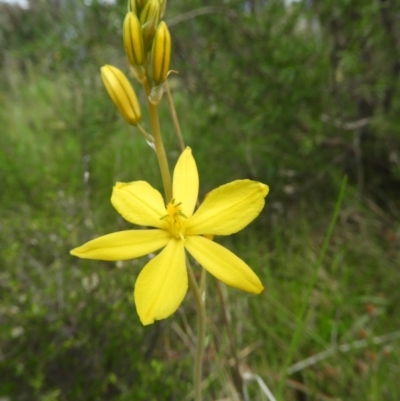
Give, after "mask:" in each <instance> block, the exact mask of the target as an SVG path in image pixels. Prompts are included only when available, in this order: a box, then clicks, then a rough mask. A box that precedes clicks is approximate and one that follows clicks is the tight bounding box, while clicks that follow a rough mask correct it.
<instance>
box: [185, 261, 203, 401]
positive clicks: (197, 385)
mask: <svg viewBox="0 0 400 401" xmlns="http://www.w3.org/2000/svg"><path fill="white" fill-rule="evenodd" d="M186 263H187V270H188V276H189V287H190V289H191V290H192V292H193V295H194V298H195V301H196V306H197V322H198V323H197V346H196V357H195V361H194V399H195V401H201V400H202V397H201V382H202V377H203V353H204V342H205V336H206V308H205V305H206V302H205V278H203V280H202V281H203V283H204V288H203V289H199V286H198V285H197V282H196V279H195V277H194V274H193V270H192V267H191V265H190V262H189V259H186ZM202 277H203V273H202ZM202 287H203V285H202Z"/></svg>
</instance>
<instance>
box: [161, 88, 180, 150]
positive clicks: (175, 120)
mask: <svg viewBox="0 0 400 401" xmlns="http://www.w3.org/2000/svg"><path fill="white" fill-rule="evenodd" d="M164 85H165V89H166V92H167V99H168V107H169V114H171V118H172V122H173V124H174V129H175V135H176V138H177V139H178V143H179V147H180V149H181V152H183V151H184V150H185V142H184V140H183V136H182V131H181V126H180V124H179V120H178V116H177V115H176V109H175V105H174V99H173V98H172V95H171V89H170V88H169V83H168V80H166V81H165V84H164Z"/></svg>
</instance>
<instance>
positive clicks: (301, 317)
mask: <svg viewBox="0 0 400 401" xmlns="http://www.w3.org/2000/svg"><path fill="white" fill-rule="evenodd" d="M346 185H347V176H344V177H343V179H342V183H341V186H340V191H339V196H338V199H337V201H336V204H335V209H334V211H333V215H332V218H331V221H330V224H329V228H328V231H327V233H326V235H325V239H324V242H323V244H322V248H321V251H320V253H319V255H318V259H317V263H316V264H315V267H314V271H313V275H312V277H311V281H310V285H309V287H308V289H307V293H306V297H305V301H304V303H303V305H302V307H301V310H300V312H299V313H298V314H297V324H296V331H295V333H294V335H293V338H292V342H291V344H290V348H289V352H288V355H287V357H286V360H285V363H284V365H283V368H282V375H281V379H280V381H279V387H278V399H282V393H283V386H284V384H285V382H286V376H287V369H288V367H289V365H290V364H291V363H292V360H293V356H294V353H295V351H296V349H297V346H298V344H299V341H300V338H301V336H302V334H303V332H304V328H305V325H306V322H307V320H308V319H307V316H306V314H307V312H308V311H309V308H308V307H309V303H310V298H311V294H312V291H313V289H314V287H315V284H316V282H317V278H318V272H319V269H320V267H321V264H322V261H323V260H324V258H325V254H326V251H327V249H328V245H329V242H330V239H331V237H332V233H333V229H334V228H335V225H336V221H337V218H338V215H339V211H340V208H341V206H342V202H343V197H344V193H345V190H346Z"/></svg>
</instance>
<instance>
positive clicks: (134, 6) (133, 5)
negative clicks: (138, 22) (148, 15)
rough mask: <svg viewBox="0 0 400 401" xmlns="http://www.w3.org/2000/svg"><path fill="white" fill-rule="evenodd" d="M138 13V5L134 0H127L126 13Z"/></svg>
mask: <svg viewBox="0 0 400 401" xmlns="http://www.w3.org/2000/svg"><path fill="white" fill-rule="evenodd" d="M129 12H131V13H134V14H135V15H137V14H138V6H137V4H136V0H128V13H129Z"/></svg>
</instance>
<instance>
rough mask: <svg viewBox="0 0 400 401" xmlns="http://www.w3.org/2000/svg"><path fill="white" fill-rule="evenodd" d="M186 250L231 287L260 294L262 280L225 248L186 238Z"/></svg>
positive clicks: (200, 239)
mask: <svg viewBox="0 0 400 401" xmlns="http://www.w3.org/2000/svg"><path fill="white" fill-rule="evenodd" d="M185 248H186V249H187V250H188V252H189V253H190V254H191V255H192V256H193V257H194V258H195V259H196V260H197V261H198V262H199V263H200V264H201V265H202V266H203V267H204V268H205V269H206V270H207V271H208V272H209V273H211V274H212V275H213V276H215V277H216V278H217V279H218V280H221V281H222V282H224V283H225V284H228V285H230V286H231V287H235V288H239V289H240V290H243V291H247V292H251V293H253V294H259V293H260V292H261V291H262V290H263V289H264V287H263V285H262V284H261V281H260V279H259V278H258V277H257V275H256V274H255V273H254V272H253V270H251V268H250V267H249V266H248V265H247V264H246V263H244V262H243V260H242V259H240V258H238V257H237V256H236V255H235V254H234V253H232V252H231V251H229V250H228V249H226V248H224V247H223V246H221V245H219V244H217V243H215V242H213V241H210V240H209V239H207V238H204V237H200V236H193V237H186V240H185Z"/></svg>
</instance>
